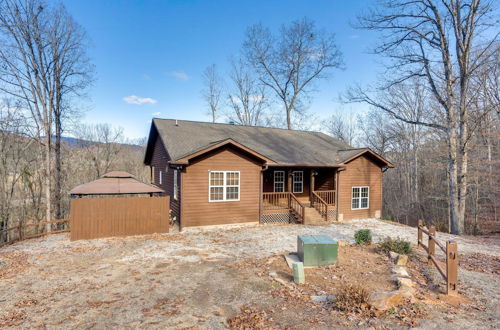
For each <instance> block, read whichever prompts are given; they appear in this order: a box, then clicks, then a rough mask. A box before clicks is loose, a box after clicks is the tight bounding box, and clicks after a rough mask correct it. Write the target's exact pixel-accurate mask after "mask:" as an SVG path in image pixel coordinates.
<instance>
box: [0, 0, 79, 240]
mask: <svg viewBox="0 0 500 330" xmlns="http://www.w3.org/2000/svg"><path fill="white" fill-rule="evenodd" d="M0 5H1V7H0V92H3V93H5V94H7V95H9V96H11V97H14V98H16V99H17V100H18V101H19V102H21V106H22V108H24V109H27V110H28V111H29V112H30V113H31V117H32V120H33V121H34V123H35V125H36V127H37V131H38V132H39V134H38V136H37V141H38V142H39V143H40V145H43V153H44V158H45V159H44V163H43V167H44V171H45V175H44V180H45V182H44V186H45V187H44V189H45V203H46V219H47V220H50V219H51V217H52V200H53V198H52V197H53V196H52V174H53V173H52V166H51V163H52V154H53V153H52V150H53V149H52V145H53V142H52V137H53V125H54V117H55V118H56V119H57V121H58V123H56V126H57V127H58V128H59V130H60V128H61V122H60V120H61V118H62V113H63V111H64V110H63V109H64V107H65V106H68V103H67V101H68V99H67V95H69V94H76V93H77V90H78V89H79V88H80V87H81V85H80V84H79V83H75V81H78V79H79V78H78V76H80V77H85V76H86V74H87V72H82V71H81V67H80V65H79V64H80V63H82V61H84V60H85V59H84V57H83V56H82V55H83V54H84V52H83V50H81V49H78V47H80V46H81V44H80V41H81V39H80V34H78V33H79V32H78V33H77V32H75V31H76V30H74V29H73V28H75V29H76V24H74V23H73V21H72V20H71V18H70V17H69V15H68V14H67V12H66V11H65V10H64V8H63V7H56V8H52V7H50V6H48V5H47V4H46V3H45V2H44V1H43V0H4V1H3V2H1V3H0ZM57 133H59V134H60V133H61V132H60V131H59V132H57ZM59 162H60V160H59ZM59 170H60V169H59ZM58 190H60V187H58ZM47 230H50V225H47Z"/></svg>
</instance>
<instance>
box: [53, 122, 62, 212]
mask: <svg viewBox="0 0 500 330" xmlns="http://www.w3.org/2000/svg"><path fill="white" fill-rule="evenodd" d="M55 117H56V118H55V124H56V125H55V128H56V141H55V146H54V151H55V170H56V171H55V183H54V185H55V187H54V208H55V217H56V219H62V218H63V214H62V213H63V212H62V204H61V199H62V158H61V118H60V116H55Z"/></svg>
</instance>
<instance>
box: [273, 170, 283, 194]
mask: <svg viewBox="0 0 500 330" xmlns="http://www.w3.org/2000/svg"><path fill="white" fill-rule="evenodd" d="M284 191H285V171H274V192H284Z"/></svg>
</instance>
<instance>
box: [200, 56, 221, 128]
mask: <svg viewBox="0 0 500 330" xmlns="http://www.w3.org/2000/svg"><path fill="white" fill-rule="evenodd" d="M203 84H204V85H205V87H204V88H203V90H202V91H201V93H202V96H203V99H204V100H205V102H206V103H207V105H208V108H209V113H210V115H211V116H212V122H213V123H215V120H216V119H217V115H218V113H219V111H220V107H221V97H222V90H223V84H224V83H223V80H222V78H221V77H220V76H219V74H218V73H217V67H216V66H215V64H212V65H210V66H209V67H207V68H206V69H205V71H204V72H203Z"/></svg>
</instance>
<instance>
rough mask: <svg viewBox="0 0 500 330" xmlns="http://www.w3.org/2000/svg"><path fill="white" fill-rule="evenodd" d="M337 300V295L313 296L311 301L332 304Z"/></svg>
mask: <svg viewBox="0 0 500 330" xmlns="http://www.w3.org/2000/svg"><path fill="white" fill-rule="evenodd" d="M334 300H335V295H321V296H311V301H312V302H315V303H319V302H330V301H334Z"/></svg>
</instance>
